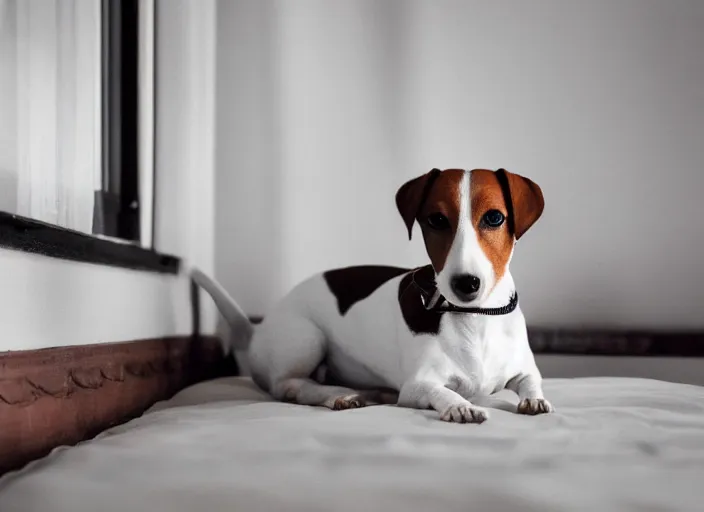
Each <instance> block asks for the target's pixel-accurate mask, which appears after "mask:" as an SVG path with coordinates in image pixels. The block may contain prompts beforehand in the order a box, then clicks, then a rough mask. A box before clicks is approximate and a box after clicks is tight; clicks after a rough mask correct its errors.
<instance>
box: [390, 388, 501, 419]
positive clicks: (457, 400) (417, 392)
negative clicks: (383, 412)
mask: <svg viewBox="0 0 704 512" xmlns="http://www.w3.org/2000/svg"><path fill="white" fill-rule="evenodd" d="M398 405H399V406H401V407H413V408H416V409H428V408H432V409H435V410H436V411H437V412H438V413H440V419H442V420H444V421H454V422H456V423H482V422H483V421H484V420H486V419H487V418H488V417H489V413H488V412H487V410H486V409H484V408H482V407H478V406H476V405H474V404H472V403H471V402H470V401H469V400H467V399H465V398H463V397H462V396H461V395H459V394H458V393H456V392H454V391H452V390H451V389H448V388H447V387H445V386H443V385H442V384H440V383H437V382H432V381H414V382H407V383H406V384H404V385H403V386H402V387H401V391H400V393H399V397H398Z"/></svg>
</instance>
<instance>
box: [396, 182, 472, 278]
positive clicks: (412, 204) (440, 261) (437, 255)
mask: <svg viewBox="0 0 704 512" xmlns="http://www.w3.org/2000/svg"><path fill="white" fill-rule="evenodd" d="M431 172H432V171H431ZM464 173H465V171H463V170H461V169H448V170H446V171H443V172H441V173H440V174H438V175H437V177H436V178H435V181H434V182H433V183H432V186H431V187H430V189H429V190H426V185H427V184H428V180H429V179H430V177H431V173H427V174H424V175H423V176H419V177H418V178H415V179H413V180H411V181H409V182H407V183H405V184H404V185H403V186H402V187H401V188H400V189H399V191H398V192H397V194H396V205H397V207H398V209H399V213H401V217H403V219H404V222H405V223H406V227H407V228H408V230H409V237H410V233H411V230H412V228H413V221H414V220H417V221H418V223H419V224H420V227H421V230H422V231H423V240H424V241H425V248H426V250H427V251H428V256H429V257H430V261H431V262H432V264H433V268H434V269H435V272H440V271H441V270H442V269H443V267H444V266H445V260H446V259H447V254H448V253H449V252H450V247H452V241H453V240H454V238H455V233H456V232H457V224H458V222H459V215H460V183H461V181H462V177H463V176H464ZM424 193H425V197H424ZM421 203H422V204H421ZM433 213H441V214H443V215H444V216H445V217H447V219H448V221H449V223H450V228H449V229H446V230H443V231H438V230H434V229H432V228H431V227H429V226H428V223H427V219H428V216H429V215H430V214H433Z"/></svg>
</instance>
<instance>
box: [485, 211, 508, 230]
mask: <svg viewBox="0 0 704 512" xmlns="http://www.w3.org/2000/svg"><path fill="white" fill-rule="evenodd" d="M482 220H483V221H484V224H485V225H487V226H488V227H490V228H498V227H499V226H500V225H501V224H503V223H504V220H505V217H504V214H503V213H501V212H500V211H499V210H489V211H488V212H486V213H485V214H484V217H482Z"/></svg>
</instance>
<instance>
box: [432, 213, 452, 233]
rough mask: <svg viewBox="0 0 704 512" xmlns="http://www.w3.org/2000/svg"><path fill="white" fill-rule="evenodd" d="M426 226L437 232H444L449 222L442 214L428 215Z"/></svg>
mask: <svg viewBox="0 0 704 512" xmlns="http://www.w3.org/2000/svg"><path fill="white" fill-rule="evenodd" d="M428 226H430V227H431V228H433V229H436V230H438V231H442V230H445V229H447V228H449V227H450V221H449V220H447V217H445V216H444V215H443V214H442V213H431V214H430V215H428Z"/></svg>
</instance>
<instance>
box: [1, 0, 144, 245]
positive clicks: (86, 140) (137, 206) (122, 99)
mask: <svg viewBox="0 0 704 512" xmlns="http://www.w3.org/2000/svg"><path fill="white" fill-rule="evenodd" d="M153 62H154V0H0V211H4V212H8V213H12V214H16V215H20V216H22V217H27V218H29V219H34V220H38V221H42V222H44V223H48V224H53V225H56V226H60V227H63V228H68V229H70V230H75V231H80V232H82V233H87V234H94V235H101V236H105V237H110V238H119V239H122V240H126V241H129V242H134V243H138V244H140V245H143V246H147V247H151V244H152V231H153V230H152V219H153V181H154V165H153V155H154V151H153V140H154V137H153V130H154V108H153V105H154V101H153V100H154V88H153V86H154V71H153V69H154V66H153Z"/></svg>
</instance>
